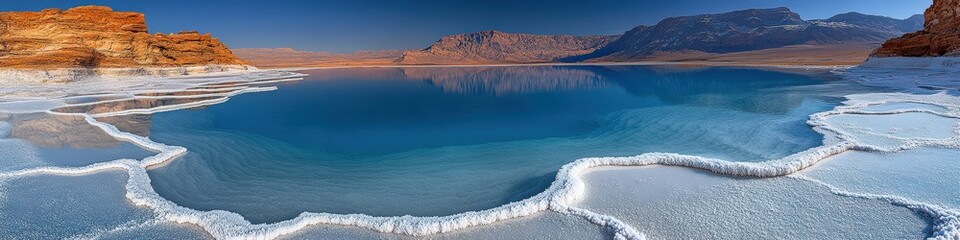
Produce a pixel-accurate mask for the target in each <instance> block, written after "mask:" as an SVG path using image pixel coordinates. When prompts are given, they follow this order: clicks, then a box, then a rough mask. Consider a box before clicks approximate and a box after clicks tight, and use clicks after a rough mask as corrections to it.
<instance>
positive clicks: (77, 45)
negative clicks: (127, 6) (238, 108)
mask: <svg viewBox="0 0 960 240" xmlns="http://www.w3.org/2000/svg"><path fill="white" fill-rule="evenodd" d="M209 64H219V65H244V64H245V63H244V62H243V61H242V60H240V59H239V58H237V57H236V56H234V55H233V53H232V52H230V49H228V48H227V47H226V46H225V45H224V44H223V43H221V42H220V41H218V40H217V39H216V38H213V37H211V36H210V34H199V33H197V32H195V31H189V32H180V33H177V34H161V33H157V34H149V33H148V32H147V24H146V22H145V21H144V15H143V14H141V13H135V12H114V11H113V10H112V9H110V8H108V7H101V6H83V7H76V8H71V9H68V10H66V11H61V10H59V9H46V10H43V11H40V12H2V13H0V68H14V69H57V68H125V67H180V66H198V65H209Z"/></svg>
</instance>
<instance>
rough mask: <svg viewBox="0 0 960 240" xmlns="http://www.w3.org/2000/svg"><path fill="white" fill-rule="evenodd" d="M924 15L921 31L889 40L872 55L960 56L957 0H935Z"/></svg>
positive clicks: (958, 0) (959, 25)
mask: <svg viewBox="0 0 960 240" xmlns="http://www.w3.org/2000/svg"><path fill="white" fill-rule="evenodd" d="M923 15H924V18H925V19H926V21H925V22H924V24H923V30H920V31H918V32H915V33H908V34H906V35H903V36H902V37H899V38H894V39H890V40H889V41H887V42H886V43H884V44H883V46H882V47H880V48H879V49H877V51H876V52H875V53H874V54H873V56H876V57H896V56H906V57H932V56H960V0H934V1H933V5H931V6H930V8H927V11H926V12H924V14H923Z"/></svg>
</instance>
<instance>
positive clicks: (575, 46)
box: [399, 31, 617, 64]
mask: <svg viewBox="0 0 960 240" xmlns="http://www.w3.org/2000/svg"><path fill="white" fill-rule="evenodd" d="M616 38H617V36H570V35H535V34H516V33H504V32H499V31H486V32H477V33H469V34H460V35H451V36H446V37H443V38H441V39H440V40H438V41H437V42H435V43H434V44H433V45H431V46H430V47H427V48H425V49H423V50H417V51H406V52H404V53H403V56H402V57H401V58H400V60H399V63H400V64H484V63H542V62H555V61H556V60H557V59H560V58H565V57H569V56H576V55H583V54H587V53H590V52H593V51H594V50H596V49H598V48H600V47H603V46H604V45H606V44H607V43H609V42H611V41H613V40H615V39H616Z"/></svg>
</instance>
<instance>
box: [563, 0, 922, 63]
mask: <svg viewBox="0 0 960 240" xmlns="http://www.w3.org/2000/svg"><path fill="white" fill-rule="evenodd" d="M920 22H922V16H919V15H916V16H913V17H911V18H908V19H903V20H900V19H894V18H890V17H884V16H874V15H867V14H861V13H845V14H839V15H836V16H834V17H831V18H828V19H819V20H809V21H808V20H803V19H801V18H800V15H799V14H797V13H795V12H793V11H791V10H790V9H789V8H783V7H781V8H771V9H749V10H741V11H734V12H728V13H719V14H702V15H695V16H683V17H671V18H667V19H664V20H663V21H660V22H659V23H657V24H656V25H654V26H638V27H636V28H633V29H631V30H630V31H627V32H626V33H624V34H623V35H622V36H621V37H620V38H619V39H617V40H616V41H614V42H612V43H610V44H608V45H606V46H604V47H603V48H600V49H598V50H597V51H594V52H592V53H590V54H586V55H581V56H576V57H570V58H566V59H564V61H585V60H594V61H627V60H635V59H642V58H643V57H645V56H649V55H651V54H654V53H656V52H672V51H698V52H706V53H732V52H741V51H753V50H762V49H769V48H777V47H783V46H788V45H797V44H838V43H850V42H861V43H862V42H876V43H879V42H883V41H885V40H887V39H889V38H891V37H894V36H898V35H900V34H903V33H904V32H910V31H916V30H917V29H919V28H920V27H921V26H920V24H918V23H920Z"/></svg>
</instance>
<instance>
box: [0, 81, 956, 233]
mask: <svg viewBox="0 0 960 240" xmlns="http://www.w3.org/2000/svg"><path fill="white" fill-rule="evenodd" d="M301 77H302V75H299V74H292V73H282V72H252V73H247V74H244V75H240V76H232V77H208V78H191V79H178V80H177V82H176V83H175V84H170V83H169V82H165V80H144V81H142V82H141V83H139V84H138V86H139V87H138V88H136V90H122V89H113V88H111V89H106V90H104V91H96V90H97V89H91V88H89V87H87V88H85V89H82V92H96V93H98V94H104V92H106V94H121V95H123V94H126V95H124V96H128V98H177V96H166V97H157V96H152V97H144V96H135V95H134V94H136V93H145V92H161V91H162V92H178V91H209V90H203V89H196V88H195V87H200V86H204V85H205V84H217V83H230V84H225V85H222V87H221V88H217V90H228V91H226V92H223V91H209V92H210V93H206V94H203V95H202V96H206V97H217V98H213V99H212V100H204V101H198V102H192V103H186V104H179V105H170V106H162V107H156V108H150V109H128V110H122V111H117V112H110V113H100V114H96V115H90V114H84V113H59V112H53V111H51V109H52V108H54V107H59V106H69V104H66V103H65V102H68V101H66V100H65V99H67V98H68V97H50V98H43V99H27V100H21V101H15V102H7V103H0V112H47V113H49V114H69V115H79V116H83V117H85V119H86V122H87V123H89V124H90V125H93V126H96V127H99V128H101V129H102V130H104V131H105V132H107V133H108V134H110V135H111V136H113V137H115V138H117V139H118V140H122V141H127V142H130V143H133V144H136V145H138V146H141V147H143V148H145V149H149V150H152V151H155V152H158V154H156V155H154V156H150V157H147V158H145V159H142V160H140V161H137V160H133V159H118V160H114V161H110V162H103V163H97V164H92V165H89V166H84V167H76V168H63V167H41V168H32V169H23V170H16V171H8V172H0V180H2V179H5V178H17V177H21V176H28V175H33V174H61V175H83V174H90V173H94V172H97V171H103V170H107V169H120V170H124V171H126V172H127V173H128V175H129V179H128V181H127V183H126V197H127V198H128V199H129V200H130V201H131V202H132V203H133V204H135V205H138V206H144V207H148V208H150V209H152V210H153V212H154V213H155V215H156V220H157V221H170V222H176V223H188V224H195V225H198V226H200V227H201V228H202V229H204V230H205V231H207V232H209V233H210V234H211V235H212V236H214V237H216V238H218V239H272V238H276V237H279V236H281V235H284V234H289V233H294V232H297V231H299V230H301V229H304V228H306V227H308V226H311V225H318V224H332V225H345V226H354V227H360V228H366V229H370V230H374V231H379V232H386V233H397V234H406V235H411V236H425V235H430V234H437V233H445V232H450V231H455V230H459V229H464V228H469V227H473V226H479V225H485V224H491V223H494V222H497V221H501V220H506V219H513V218H519V217H524V216H530V215H533V214H536V213H538V212H541V211H545V210H551V211H556V212H559V213H563V214H570V215H573V216H580V217H582V218H583V219H585V220H587V221H589V222H591V223H594V224H597V225H599V226H601V227H604V228H605V229H607V230H608V231H609V232H610V233H611V234H612V235H613V236H614V237H615V238H617V239H645V236H644V234H643V233H641V232H639V231H637V230H636V229H635V228H634V227H632V226H629V225H628V224H626V223H624V222H622V221H620V220H618V219H616V218H614V217H611V216H606V215H602V214H598V213H594V212H591V211H589V210H586V209H582V208H577V207H574V205H575V204H576V203H577V202H578V201H580V200H581V199H583V198H584V195H585V194H586V191H585V190H586V189H585V188H586V187H585V186H586V185H585V183H584V182H583V180H582V179H581V178H580V176H581V175H583V174H584V173H585V172H587V170H588V169H590V168H593V167H598V166H644V165H654V164H657V165H669V166H681V167H689V168H696V169H703V170H707V171H711V172H715V173H719V174H726V175H733V176H749V177H778V176H786V175H790V174H792V173H795V172H797V171H800V170H802V169H804V168H807V167H810V166H812V165H814V164H817V163H818V162H820V161H822V160H824V159H827V158H829V157H831V156H833V155H836V154H839V153H842V152H844V151H849V150H859V151H871V152H897V151H903V150H908V149H913V148H917V147H943V148H960V126H954V127H953V129H954V131H953V136H952V137H950V138H947V139H914V138H904V137H899V136H886V137H890V138H897V139H900V140H902V142H903V144H902V145H899V146H895V147H889V146H872V145H867V144H864V143H862V141H860V140H861V139H862V137H870V136H859V135H856V134H853V135H851V134H848V133H845V132H844V131H841V130H840V129H839V128H837V127H835V126H832V125H830V124H829V123H828V122H829V121H828V119H829V118H831V117H833V116H837V115H879V116H883V115H895V114H902V113H928V114H933V115H936V116H939V117H943V118H950V119H960V97H955V96H950V95H947V94H945V93H939V94H933V95H912V94H905V93H885V94H862V95H851V96H847V98H848V99H849V100H848V101H846V102H844V105H843V106H839V107H837V108H835V109H833V110H831V111H827V112H822V113H817V114H814V115H812V116H811V117H810V119H809V120H808V124H809V125H811V126H812V127H813V129H814V130H815V131H817V132H819V133H821V134H824V135H825V136H826V138H825V140H824V146H820V147H816V148H812V149H809V150H806V151H803V152H800V153H796V154H793V155H790V156H787V157H784V158H782V159H776V160H769V161H765V162H732V161H725V160H721V159H711V158H705V157H700V156H690V155H681V154H673V153H646V154H642V155H637V156H630V157H595V158H583V159H578V160H576V161H574V162H572V163H569V164H566V165H564V166H563V167H562V168H561V169H560V170H559V172H558V174H557V176H556V180H555V181H554V182H553V183H552V184H551V186H550V187H549V188H548V189H546V190H545V191H544V192H542V193H540V194H537V195H535V196H533V197H530V198H528V199H525V200H522V201H518V202H513V203H509V204H506V205H503V206H500V207H496V208H492V209H487V210H483V211H476V212H465V213H460V214H455V215H449V216H439V217H413V216H398V217H373V216H368V215H364V214H330V213H310V212H307V213H302V214H300V216H298V217H296V218H294V219H290V220H285V221H281V222H277V223H269V224H251V223H250V222H249V221H246V220H245V219H243V217H242V216H240V215H239V214H236V213H233V212H228V211H221V210H213V211H199V210H194V209H190V208H186V207H182V206H178V205H177V204H175V203H173V202H171V201H169V200H167V199H164V198H162V197H161V196H160V195H158V194H157V192H156V191H154V189H153V187H152V186H151V185H150V178H149V176H148V175H147V168H148V167H154V166H160V165H162V164H164V163H166V162H168V161H172V160H174V159H176V158H177V157H179V156H181V155H182V154H185V153H186V151H187V149H185V148H183V147H179V146H169V145H165V144H163V143H158V142H154V141H151V140H150V139H149V138H147V137H142V136H138V135H135V134H132V133H127V132H123V131H120V130H119V129H117V128H116V127H115V126H112V125H110V124H107V123H103V122H99V121H97V120H96V119H95V117H100V116H118V115H129V114H146V113H155V112H162V111H171V110H177V109H184V108H192V107H197V106H204V105H211V104H217V103H222V102H224V101H227V100H228V99H229V97H230V96H233V95H236V94H240V93H245V92H256V91H269V90H273V89H275V88H274V87H253V86H251V85H257V84H263V83H275V82H281V81H291V80H299V79H300V78H301ZM151 81H155V82H151ZM206 86H208V87H209V86H210V85H206ZM18 87H23V86H18ZM188 88H194V89H190V90H188ZM101 90H103V89H101ZM110 90H115V91H112V93H111V91H110ZM0 91H2V90H0ZM216 92H220V93H216ZM131 93H133V94H131ZM191 97H196V95H194V96H191ZM109 101H118V100H109ZM897 103H912V104H925V105H930V106H935V107H934V108H931V107H917V108H907V109H894V110H889V111H878V110H877V109H880V110H883V108H882V107H877V106H881V105H884V104H897ZM86 104H91V103H86ZM907 106H909V105H907ZM865 109H867V110H865ZM0 126H2V125H0ZM872 134H874V135H882V134H884V133H872ZM791 177H796V178H800V179H804V180H807V181H812V182H817V183H819V184H822V185H824V186H828V187H830V188H831V190H832V191H833V192H834V193H835V194H838V195H842V196H848V197H856V198H865V199H880V200H886V201H889V202H890V203H892V204H894V205H898V206H903V207H906V208H909V209H911V210H914V211H915V212H918V213H921V215H924V216H927V217H929V218H930V219H931V220H932V222H933V223H934V224H935V226H933V227H932V229H933V230H934V232H933V234H932V236H929V237H930V238H935V239H960V213H958V212H957V210H955V209H947V208H943V207H940V206H935V205H931V204H926V203H922V202H917V201H913V200H910V199H906V198H902V197H897V196H884V195H873V194H860V193H851V192H846V191H843V190H841V189H837V188H835V187H833V186H831V185H829V184H826V183H823V182H819V181H817V180H815V179H810V178H805V177H803V176H791Z"/></svg>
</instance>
